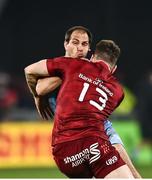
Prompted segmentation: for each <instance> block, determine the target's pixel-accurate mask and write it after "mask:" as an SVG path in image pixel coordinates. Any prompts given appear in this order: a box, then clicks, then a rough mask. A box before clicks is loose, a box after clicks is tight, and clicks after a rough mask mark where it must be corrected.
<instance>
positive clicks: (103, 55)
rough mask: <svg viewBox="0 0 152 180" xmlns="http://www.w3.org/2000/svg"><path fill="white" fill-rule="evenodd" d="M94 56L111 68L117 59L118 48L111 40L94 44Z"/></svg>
mask: <svg viewBox="0 0 152 180" xmlns="http://www.w3.org/2000/svg"><path fill="white" fill-rule="evenodd" d="M95 54H96V56H97V59H103V60H105V61H106V62H108V63H109V64H110V65H112V66H113V65H115V64H116V62H117V60H118V58H119V55H120V48H119V46H118V45H117V44H116V43H115V42H114V41H112V40H101V41H99V42H98V43H97V44H96V50H95Z"/></svg>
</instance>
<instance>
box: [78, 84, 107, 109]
mask: <svg viewBox="0 0 152 180" xmlns="http://www.w3.org/2000/svg"><path fill="white" fill-rule="evenodd" d="M89 86H90V84H89V83H86V82H85V83H83V88H82V91H81V93H80V96H79V101H80V102H83V100H84V98H85V95H86V93H87V91H89ZM95 90H96V91H97V92H98V93H99V103H97V102H96V101H94V100H92V99H90V101H89V103H90V104H91V105H92V106H94V107H96V108H97V109H98V110H100V111H102V110H103V109H104V108H105V106H106V102H107V100H108V96H107V94H106V93H105V92H104V91H103V90H101V89H100V88H98V87H96V88H95Z"/></svg>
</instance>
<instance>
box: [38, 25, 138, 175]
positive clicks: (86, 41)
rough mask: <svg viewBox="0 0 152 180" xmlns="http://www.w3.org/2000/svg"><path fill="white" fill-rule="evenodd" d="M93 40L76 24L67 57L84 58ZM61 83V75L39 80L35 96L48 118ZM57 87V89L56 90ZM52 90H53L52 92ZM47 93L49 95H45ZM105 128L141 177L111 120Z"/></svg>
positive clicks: (69, 35) (67, 44)
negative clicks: (49, 109)
mask: <svg viewBox="0 0 152 180" xmlns="http://www.w3.org/2000/svg"><path fill="white" fill-rule="evenodd" d="M91 42H92V34H91V32H90V31H89V30H88V29H87V28H85V27H83V26H74V27H72V28H70V29H68V30H67V31H66V33H65V41H64V47H65V57H72V58H83V59H84V57H86V55H87V53H88V51H89V50H90V46H91ZM86 60H87V59H86ZM61 83H62V81H61V79H60V78H59V77H47V78H43V79H39V80H38V83H37V86H36V90H37V93H38V94H39V95H40V97H37V98H35V103H36V106H37V109H38V111H39V112H40V115H41V116H42V117H43V118H47V111H46V109H47V108H48V106H51V109H52V110H53V111H55V107H56V96H57V92H58V91H57V90H58V89H59V88H57V87H58V86H59V85H60V84H61ZM56 88H57V90H55V89H56ZM53 90H55V91H53ZM51 91H53V92H52V93H51V94H50V92H51ZM48 93H49V95H48ZM45 94H47V96H44V95H45ZM48 97H49V98H48ZM48 100H49V103H48ZM104 129H105V131H106V134H107V135H108V138H109V140H110V143H111V144H112V145H113V146H114V147H115V148H116V149H117V150H118V152H119V153H120V155H121V157H122V158H123V160H124V161H125V162H126V163H127V165H128V167H129V168H130V169H131V171H132V174H133V175H134V177H135V178H141V176H140V174H139V173H138V172H137V170H136V169H135V167H134V165H133V164H132V162H131V160H130V158H129V156H128V154H127V152H126V150H125V148H124V145H123V142H122V140H121V138H120V137H119V135H118V134H117V132H116V131H115V129H114V128H113V127H112V123H111V122H110V121H109V120H105V121H104Z"/></svg>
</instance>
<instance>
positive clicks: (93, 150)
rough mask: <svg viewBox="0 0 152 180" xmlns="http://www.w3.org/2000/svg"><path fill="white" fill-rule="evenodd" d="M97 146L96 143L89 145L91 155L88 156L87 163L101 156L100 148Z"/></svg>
mask: <svg viewBox="0 0 152 180" xmlns="http://www.w3.org/2000/svg"><path fill="white" fill-rule="evenodd" d="M98 146H99V144H98V143H94V144H92V145H91V146H90V154H92V155H93V156H92V157H91V158H90V160H89V163H90V164H91V163H93V162H94V161H96V160H98V159H99V158H100V156H101V154H100V150H99V149H97V148H98Z"/></svg>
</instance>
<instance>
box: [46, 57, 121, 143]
mask: <svg viewBox="0 0 152 180" xmlns="http://www.w3.org/2000/svg"><path fill="white" fill-rule="evenodd" d="M47 68H48V72H49V74H50V76H59V77H60V78H61V79H62V85H61V88H60V91H59V94H58V97H57V101H56V102H57V106H56V112H55V118H54V127H53V132H52V145H55V144H58V143H62V142H66V141H72V140H75V139H80V138H83V137H88V136H99V137H102V138H103V139H107V140H108V137H107V135H106V133H105V132H104V124H103V122H104V120H106V119H107V118H108V117H109V115H110V114H111V113H112V111H113V110H114V109H115V108H116V107H117V106H118V105H119V104H120V102H121V101H122V99H123V97H124V93H123V89H122V87H121V85H120V84H119V83H118V81H117V80H116V78H115V77H114V76H113V75H112V74H111V72H110V70H109V68H108V66H107V65H106V64H105V63H104V62H103V61H100V62H97V63H92V62H88V61H85V60H80V59H73V58H67V57H58V58H53V59H48V60H47Z"/></svg>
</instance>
